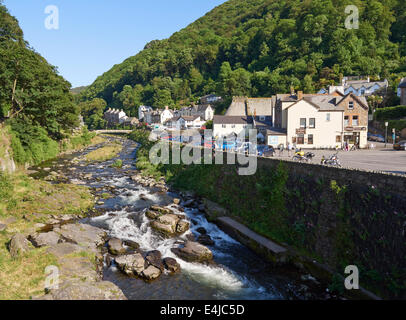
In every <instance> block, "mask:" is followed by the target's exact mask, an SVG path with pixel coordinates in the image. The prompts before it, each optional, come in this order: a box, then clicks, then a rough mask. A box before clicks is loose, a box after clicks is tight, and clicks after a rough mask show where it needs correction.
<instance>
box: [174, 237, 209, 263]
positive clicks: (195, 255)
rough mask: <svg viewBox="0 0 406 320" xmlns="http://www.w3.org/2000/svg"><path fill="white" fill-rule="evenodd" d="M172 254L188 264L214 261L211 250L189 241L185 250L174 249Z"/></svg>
mask: <svg viewBox="0 0 406 320" xmlns="http://www.w3.org/2000/svg"><path fill="white" fill-rule="evenodd" d="M172 252H173V253H175V254H176V255H177V256H178V257H180V258H182V259H184V260H186V261H188V262H210V261H211V260H213V253H212V252H211V250H210V249H209V248H207V247H205V246H203V245H201V244H200V243H197V242H192V241H187V242H186V244H185V246H184V247H183V248H174V249H172Z"/></svg>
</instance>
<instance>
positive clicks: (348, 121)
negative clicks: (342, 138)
mask: <svg viewBox="0 0 406 320" xmlns="http://www.w3.org/2000/svg"><path fill="white" fill-rule="evenodd" d="M349 125H350V117H349V116H344V126H345V127H348V126H349Z"/></svg>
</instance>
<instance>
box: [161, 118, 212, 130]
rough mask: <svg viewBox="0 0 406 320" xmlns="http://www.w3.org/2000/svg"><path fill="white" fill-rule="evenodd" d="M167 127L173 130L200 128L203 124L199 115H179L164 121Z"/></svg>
mask: <svg viewBox="0 0 406 320" xmlns="http://www.w3.org/2000/svg"><path fill="white" fill-rule="evenodd" d="M164 124H165V125H166V127H167V128H169V129H174V130H187V129H200V128H201V127H202V126H203V125H204V124H205V121H203V120H202V119H201V118H200V116H179V117H174V118H171V119H168V120H167V121H166V122H164Z"/></svg>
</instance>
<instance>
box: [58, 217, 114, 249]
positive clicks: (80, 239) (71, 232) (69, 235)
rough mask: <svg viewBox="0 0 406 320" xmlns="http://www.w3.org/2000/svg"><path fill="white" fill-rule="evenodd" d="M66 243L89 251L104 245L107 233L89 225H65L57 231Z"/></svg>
mask: <svg viewBox="0 0 406 320" xmlns="http://www.w3.org/2000/svg"><path fill="white" fill-rule="evenodd" d="M57 233H58V234H60V235H61V236H62V238H64V239H65V240H66V241H68V242H71V243H75V244H78V245H80V246H82V247H85V248H89V249H94V250H95V249H96V248H97V247H100V246H102V245H104V243H105V239H106V237H107V233H106V231H104V230H103V229H100V228H97V227H93V226H91V225H88V224H79V223H78V224H65V225H63V226H61V228H60V230H58V231H57Z"/></svg>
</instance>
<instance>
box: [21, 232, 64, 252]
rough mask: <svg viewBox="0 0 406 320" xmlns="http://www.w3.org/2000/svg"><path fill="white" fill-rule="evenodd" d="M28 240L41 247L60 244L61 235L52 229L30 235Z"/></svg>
mask: <svg viewBox="0 0 406 320" xmlns="http://www.w3.org/2000/svg"><path fill="white" fill-rule="evenodd" d="M28 240H30V241H31V243H32V244H33V245H34V247H36V248H41V247H47V246H53V245H56V244H58V243H59V241H60V237H59V235H58V234H57V233H56V232H54V231H50V232H46V233H35V234H33V235H30V236H29V237H28Z"/></svg>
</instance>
